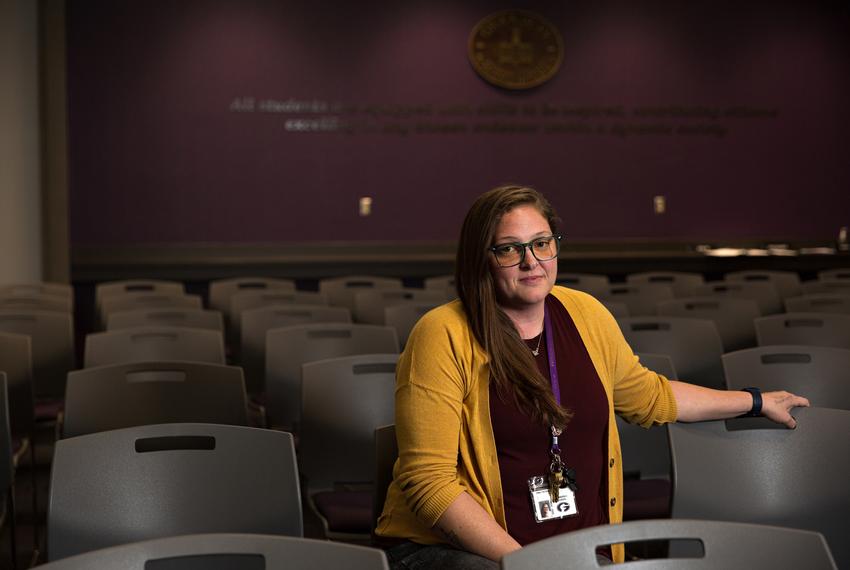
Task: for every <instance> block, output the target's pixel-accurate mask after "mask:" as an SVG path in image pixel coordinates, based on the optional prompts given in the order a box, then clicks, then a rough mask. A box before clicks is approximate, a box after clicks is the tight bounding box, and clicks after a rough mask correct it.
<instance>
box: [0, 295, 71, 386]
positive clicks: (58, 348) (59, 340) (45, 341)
mask: <svg viewBox="0 0 850 570" xmlns="http://www.w3.org/2000/svg"><path fill="white" fill-rule="evenodd" d="M0 332H7V333H12V334H21V335H24V336H28V337H30V346H31V348H32V383H33V394H34V396H35V398H36V399H45V400H47V399H49V400H60V401H61V399H62V398H63V397H64V395H65V376H66V375H67V374H68V372H69V371H70V370H73V369H74V368H76V366H75V360H76V358H75V353H74V329H73V319H72V317H71V315H70V314H67V313H57V312H53V311H21V310H0Z"/></svg>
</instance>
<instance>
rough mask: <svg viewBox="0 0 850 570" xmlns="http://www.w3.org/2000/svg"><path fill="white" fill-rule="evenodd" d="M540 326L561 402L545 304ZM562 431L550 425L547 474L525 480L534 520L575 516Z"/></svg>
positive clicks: (573, 484)
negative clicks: (563, 456) (561, 439)
mask: <svg viewBox="0 0 850 570" xmlns="http://www.w3.org/2000/svg"><path fill="white" fill-rule="evenodd" d="M543 329H544V331H545V334H546V353H547V356H548V358H549V379H550V381H551V383H552V393H553V395H554V396H555V401H556V402H557V403H558V404H559V405H560V403H561V389H560V384H559V383H558V365H557V363H556V362H555V342H554V340H553V337H552V322H551V320H550V319H549V308H548V307H545V306H544V312H543ZM561 432H562V430H561V429H559V428H557V427H555V426H551V441H550V446H549V457H550V458H551V462H550V463H549V469H548V474H547V475H535V476H534V477H530V478H529V479H528V491H529V493H530V495H531V510H532V512H533V513H534V520H535V521H536V522H538V523H542V522H546V521H549V520H555V519H562V518H565V517H574V516H576V515H578V502H577V500H576V491H577V490H578V485H577V484H576V474H575V470H573V469H570V468H568V467H567V466H566V465H565V464H564V462H563V460H562V459H561V447H560V445H558V437H559V436H560V435H561Z"/></svg>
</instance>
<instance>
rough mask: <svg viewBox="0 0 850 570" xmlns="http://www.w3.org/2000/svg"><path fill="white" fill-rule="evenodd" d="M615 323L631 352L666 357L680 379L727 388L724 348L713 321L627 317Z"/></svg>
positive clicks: (711, 386) (707, 385)
mask: <svg viewBox="0 0 850 570" xmlns="http://www.w3.org/2000/svg"><path fill="white" fill-rule="evenodd" d="M617 322H618V323H619V325H620V329H621V330H622V331H623V336H625V338H626V341H627V342H628V343H629V346H631V348H632V350H634V351H635V352H638V353H650V354H664V355H667V356H669V357H670V359H671V360H672V361H673V366H674V367H675V369H676V372H677V373H678V376H679V379H681V380H684V381H685V382H690V383H692V384H698V385H700V386H706V387H709V388H717V389H723V388H725V387H726V382H725V380H724V379H723V365H722V363H721V360H720V356H721V355H722V354H723V346H722V344H721V342H720V335H718V334H717V327H715V326H714V323H713V322H711V321H708V320H703V319H686V318H683V317H627V318H623V319H618V320H617Z"/></svg>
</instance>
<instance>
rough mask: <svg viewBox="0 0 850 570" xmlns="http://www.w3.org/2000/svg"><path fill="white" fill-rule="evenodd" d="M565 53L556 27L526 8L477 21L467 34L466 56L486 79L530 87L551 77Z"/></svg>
mask: <svg viewBox="0 0 850 570" xmlns="http://www.w3.org/2000/svg"><path fill="white" fill-rule="evenodd" d="M563 57H564V43H563V40H562V39H561V34H560V33H559V32H558V29H557V28H556V27H555V26H554V25H553V24H552V23H551V22H549V21H547V20H545V19H544V18H543V17H542V16H540V15H538V14H535V13H534V12H527V11H525V10H504V11H501V12H496V13H494V14H491V15H489V16H487V17H486V18H484V19H483V20H481V21H480V22H478V24H477V25H476V26H475V28H473V30H472V33H471V34H470V36H469V60H470V62H471V63H472V67H473V68H474V69H475V71H476V72H477V73H478V74H479V75H480V76H481V77H482V78H483V79H484V80H485V81H488V82H489V83H492V84H493V85H497V86H499V87H504V88H506V89H529V88H531V87H536V86H538V85H540V84H542V83H545V82H546V81H548V80H549V79H551V78H552V77H553V76H554V75H555V73H557V71H558V68H559V67H560V65H561V61H562V60H563Z"/></svg>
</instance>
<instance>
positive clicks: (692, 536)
mask: <svg viewBox="0 0 850 570" xmlns="http://www.w3.org/2000/svg"><path fill="white" fill-rule="evenodd" d="M666 540H673V541H676V540H685V541H699V542H701V543H702V544H703V548H702V549H701V550H703V551H704V555H702V556H697V557H694V558H668V559H664V558H659V559H651V560H642V561H636V562H628V563H626V565H625V566H624V567H625V568H641V569H646V570H649V569H652V570H716V569H718V568H747V569H749V570H775V569H776V568H807V569H809V568H811V569H812V570H815V569H817V570H835V569H836V565H835V561H834V560H833V559H832V556H831V554H830V551H829V548H828V546H827V545H826V542H825V541H824V538H823V536H822V535H821V534H819V533H817V532H811V531H805V530H796V529H790V528H779V527H775V526H766V525H755V524H743V523H734V522H724V521H702V520H680V519H677V520H671V519H655V520H641V521H631V522H625V523H622V524H611V525H608V524H606V525H601V526H595V527H591V528H586V529H583V530H577V531H573V532H567V533H564V534H560V535H558V536H554V537H552V538H548V539H545V540H541V541H540V542H535V543H533V544H530V545H528V546H526V547H525V548H522V549H520V550H517V551H515V552H512V553H510V554H508V555H506V556H505V557H504V558H502V563H501V564H502V565H501V567H502V569H503V570H539V569H541V568H553V567H555V566H553V564H552V561H553V560H564V561H569V563H568V564H564V565H563V566H562V567H564V568H570V569H575V570H591V569H594V570H595V569H598V568H599V567H600V566H599V563H598V562H597V559H596V551H597V549H598V548H600V547H607V546H609V545H612V544H620V543H627V546H628V543H630V542H645V541H666Z"/></svg>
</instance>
